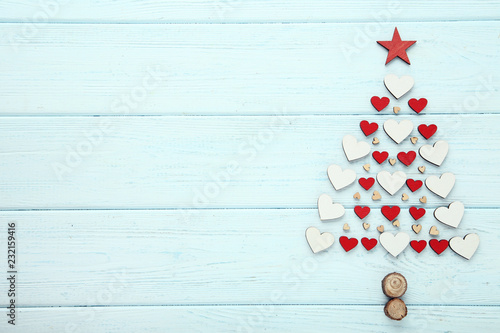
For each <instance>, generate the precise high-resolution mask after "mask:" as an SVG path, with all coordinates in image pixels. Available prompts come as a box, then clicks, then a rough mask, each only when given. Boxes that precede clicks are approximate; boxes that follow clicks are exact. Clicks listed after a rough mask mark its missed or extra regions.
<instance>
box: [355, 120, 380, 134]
mask: <svg viewBox="0 0 500 333" xmlns="http://www.w3.org/2000/svg"><path fill="white" fill-rule="evenodd" d="M359 127H361V130H362V131H363V133H364V134H365V136H368V135H370V134H373V133H375V131H376V130H378V124H377V123H369V122H368V121H366V120H363V121H362V122H360V123H359Z"/></svg>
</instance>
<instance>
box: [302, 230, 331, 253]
mask: <svg viewBox="0 0 500 333" xmlns="http://www.w3.org/2000/svg"><path fill="white" fill-rule="evenodd" d="M306 240H307V243H309V247H310V248H311V250H312V251H313V253H318V252H321V251H324V250H326V249H328V248H329V247H330V246H332V245H333V242H334V241H335V238H334V237H333V235H332V234H331V233H329V232H324V233H321V232H320V231H319V230H318V229H317V228H315V227H309V228H307V230H306Z"/></svg>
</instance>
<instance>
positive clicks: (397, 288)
mask: <svg viewBox="0 0 500 333" xmlns="http://www.w3.org/2000/svg"><path fill="white" fill-rule="evenodd" d="M407 286H408V283H407V282H406V279H405V277H404V276H403V275H401V274H399V273H396V272H394V273H390V274H387V275H386V276H385V278H384V279H383V280H382V291H383V292H384V294H385V295H386V296H387V297H391V298H394V297H401V296H403V295H404V293H405V292H406V288H407Z"/></svg>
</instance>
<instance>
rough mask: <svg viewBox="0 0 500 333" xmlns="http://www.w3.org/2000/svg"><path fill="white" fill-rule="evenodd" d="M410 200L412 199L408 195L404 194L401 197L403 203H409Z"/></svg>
mask: <svg viewBox="0 0 500 333" xmlns="http://www.w3.org/2000/svg"><path fill="white" fill-rule="evenodd" d="M408 199H410V197H409V196H408V194H406V193H403V194H402V195H401V200H403V201H407V200H408Z"/></svg>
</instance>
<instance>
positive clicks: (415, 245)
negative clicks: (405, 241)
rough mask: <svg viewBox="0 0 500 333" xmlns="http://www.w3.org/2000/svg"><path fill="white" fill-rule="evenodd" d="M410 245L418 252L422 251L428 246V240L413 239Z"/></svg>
mask: <svg viewBox="0 0 500 333" xmlns="http://www.w3.org/2000/svg"><path fill="white" fill-rule="evenodd" d="M410 246H411V247H412V249H414V250H415V251H417V252H418V253H420V252H422V251H423V249H425V247H426V246H427V242H426V241H424V240H421V241H416V240H413V241H411V242H410Z"/></svg>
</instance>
